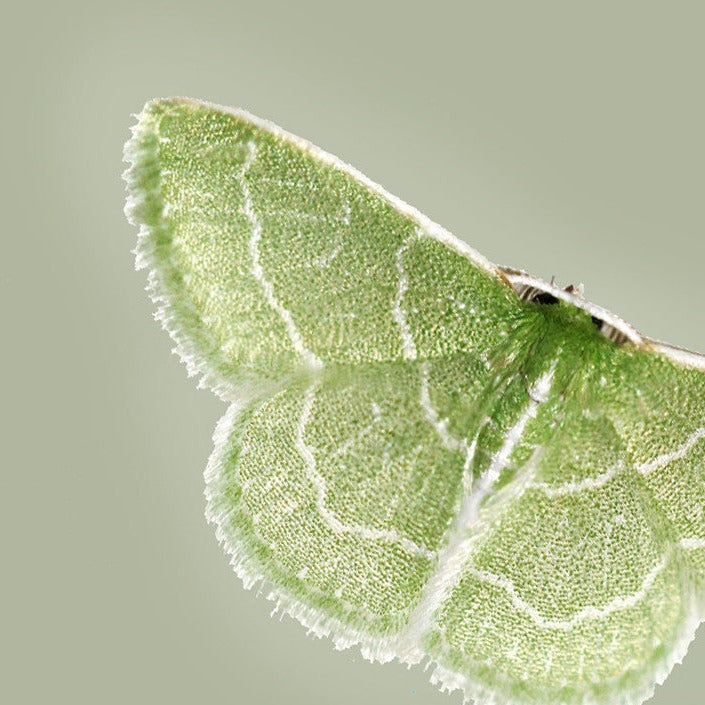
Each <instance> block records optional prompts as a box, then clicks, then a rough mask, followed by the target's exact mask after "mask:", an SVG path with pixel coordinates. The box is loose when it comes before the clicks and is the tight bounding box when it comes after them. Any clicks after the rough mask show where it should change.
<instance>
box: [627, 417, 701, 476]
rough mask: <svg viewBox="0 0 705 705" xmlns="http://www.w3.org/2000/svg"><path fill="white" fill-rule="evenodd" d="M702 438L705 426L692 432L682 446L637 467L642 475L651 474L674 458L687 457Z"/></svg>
mask: <svg viewBox="0 0 705 705" xmlns="http://www.w3.org/2000/svg"><path fill="white" fill-rule="evenodd" d="M701 438H705V426H703V427H702V428H699V429H698V430H697V431H695V432H693V433H691V434H690V436H688V438H687V439H686V441H685V443H683V445H682V446H680V447H678V448H676V449H675V450H672V451H670V452H668V453H664V454H663V455H659V456H658V457H657V458H654V459H653V460H650V461H649V462H648V463H642V464H641V465H637V466H636V469H637V471H638V472H640V473H641V474H642V475H649V474H650V473H652V472H653V471H654V470H657V469H658V468H662V467H663V466H664V465H668V464H669V463H672V462H673V461H674V460H680V459H681V458H683V457H685V456H686V455H687V454H688V453H689V452H690V450H691V449H692V448H693V446H694V445H695V444H696V443H697V442H698V441H699V440H700V439H701Z"/></svg>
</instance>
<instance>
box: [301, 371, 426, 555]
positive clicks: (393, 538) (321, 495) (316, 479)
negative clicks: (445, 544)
mask: <svg viewBox="0 0 705 705" xmlns="http://www.w3.org/2000/svg"><path fill="white" fill-rule="evenodd" d="M316 388H317V384H315V383H314V384H312V385H311V386H310V387H309V388H308V389H307V390H306V394H305V397H304V404H303V409H302V411H301V417H300V418H299V423H298V426H297V428H296V449H297V451H298V452H299V454H300V455H301V457H302V458H303V461H304V471H305V473H306V477H307V478H308V479H309V481H310V482H311V483H312V484H313V486H314V487H315V489H316V494H317V502H316V503H317V507H318V511H319V513H320V514H321V516H322V517H323V519H324V521H325V522H326V523H327V524H328V525H329V526H330V528H331V529H332V530H333V531H334V532H335V533H337V534H341V533H350V534H358V535H359V536H361V537H362V538H364V539H367V540H369V541H379V540H382V541H388V542H390V543H396V544H398V545H400V546H401V547H402V548H403V549H404V550H405V551H408V552H409V553H411V554H413V555H415V556H418V557H420V558H426V559H429V560H432V559H434V558H435V557H436V553H435V551H429V550H428V549H427V548H426V547H425V546H421V545H419V544H417V543H415V542H414V541H411V540H410V539H407V538H405V537H403V536H401V535H400V534H399V533H398V532H396V531H395V530H394V529H370V528H368V527H366V526H360V525H358V524H345V523H343V522H342V521H340V519H339V518H338V517H337V516H336V515H335V514H334V513H333V512H332V511H331V510H330V509H329V508H328V507H327V506H326V493H327V488H326V483H325V481H324V479H323V477H321V475H320V474H319V473H318V471H317V470H316V458H315V457H314V455H313V450H312V449H311V447H310V446H308V445H306V441H305V440H304V434H305V432H306V426H307V424H308V422H309V419H310V418H311V411H312V410H313V404H314V402H315V400H316Z"/></svg>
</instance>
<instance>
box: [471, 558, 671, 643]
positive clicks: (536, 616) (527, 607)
mask: <svg viewBox="0 0 705 705" xmlns="http://www.w3.org/2000/svg"><path fill="white" fill-rule="evenodd" d="M667 563H668V559H667V557H666V556H664V557H663V558H662V559H661V560H660V561H659V562H658V563H657V564H656V565H655V566H654V567H653V568H652V569H651V570H650V571H649V573H648V575H647V576H646V577H645V578H644V581H643V583H642V584H641V587H640V588H639V589H638V590H637V591H636V592H634V593H632V594H631V595H627V596H626V597H625V596H619V597H615V598H614V599H612V600H610V601H609V602H608V603H607V604H606V605H604V606H603V607H594V606H588V607H583V608H582V609H581V610H578V612H576V613H575V614H574V615H573V616H572V617H571V618H570V619H549V618H547V617H544V616H543V615H542V614H541V613H540V612H539V611H538V610H537V609H536V608H535V607H533V606H532V605H531V604H529V603H528V602H527V601H526V600H524V599H523V598H522V597H521V596H520V595H519V594H518V592H517V591H516V588H515V587H514V584H513V583H512V581H511V580H509V579H508V578H504V577H502V576H499V575H495V574H494V573H490V572H488V571H486V570H480V569H478V568H475V567H470V568H468V572H469V573H470V574H471V575H473V576H474V577H475V578H477V579H478V580H480V581H482V582H483V583H488V584H489V585H493V586H494V587H498V588H501V589H502V590H504V591H505V592H506V593H507V595H508V596H509V599H510V600H511V602H512V604H513V605H514V607H516V608H517V610H518V611H519V612H521V613H522V614H525V615H526V616H527V617H530V618H531V620H532V621H533V622H534V623H535V624H536V625H537V626H539V627H540V628H541V629H558V630H562V631H570V630H571V629H573V628H574V627H575V626H577V625H578V624H581V623H582V622H587V621H593V620H596V619H597V620H599V619H604V618H605V617H609V615H611V614H613V613H614V612H619V611H621V610H626V609H629V608H630V607H635V606H636V605H638V604H639V602H641V600H643V599H644V598H645V597H646V595H647V593H648V592H649V590H650V589H651V587H652V586H653V584H654V582H655V581H656V578H657V577H658V576H659V574H660V573H661V572H662V571H663V570H664V568H665V567H666V565H667Z"/></svg>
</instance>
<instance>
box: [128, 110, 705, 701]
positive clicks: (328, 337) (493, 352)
mask: <svg viewBox="0 0 705 705" xmlns="http://www.w3.org/2000/svg"><path fill="white" fill-rule="evenodd" d="M126 156H127V159H128V161H130V162H131V167H130V169H129V170H128V172H127V180H128V185H129V189H130V199H129V203H128V215H129V216H130V218H131V220H132V221H133V222H135V223H137V224H139V225H141V226H142V227H141V234H140V240H139V246H138V252H137V254H138V263H139V264H140V265H142V266H145V267H148V268H149V270H150V288H151V293H152V295H153V296H154V298H155V300H156V301H157V303H158V305H159V317H160V318H161V319H162V321H163V323H164V325H165V327H166V328H167V329H168V330H169V332H170V333H171V335H172V337H173V338H174V339H175V341H176V343H177V350H178V352H179V353H180V354H181V356H182V358H183V359H184V360H185V361H186V362H187V364H188V366H189V369H190V371H191V372H192V373H195V374H199V375H201V377H202V381H203V383H204V384H207V385H208V386H211V387H212V388H214V389H215V390H216V391H217V392H218V393H220V394H221V395H222V396H224V397H226V398H228V399H229V400H231V401H234V403H233V404H232V405H231V407H230V409H229V411H228V412H227V414H226V415H225V417H224V418H223V419H222V420H221V422H220V423H219V425H218V428H217V430H216V434H215V445H216V447H215V450H214V453H213V455H212V457H211V460H210V462H209V465H208V468H207V472H206V479H207V495H208V516H209V519H210V520H211V521H213V522H214V523H216V524H217V531H218V535H219V538H220V539H221V540H222V541H223V543H224V545H225V547H226V549H227V550H228V552H229V553H230V554H231V557H232V562H233V565H234V567H235V569H236V571H237V572H238V573H239V574H240V575H241V577H242V578H243V580H244V581H245V583H246V584H248V585H249V584H254V583H256V582H260V581H264V582H265V583H266V584H267V585H268V586H269V589H270V590H271V594H270V596H271V597H272V598H273V599H275V600H277V601H278V603H279V605H280V607H281V608H282V609H284V610H285V611H287V612H288V613H290V614H293V615H295V616H296V617H297V618H299V619H300V620H301V621H302V622H303V623H305V624H307V625H308V626H309V627H311V628H312V629H314V630H315V631H316V632H317V633H319V634H329V635H330V636H332V637H333V638H335V639H336V641H337V643H338V644H339V645H340V646H345V645H349V644H353V643H356V644H359V645H361V647H362V648H363V651H364V652H365V653H366V654H367V655H369V656H372V657H375V658H378V659H381V660H386V659H389V658H393V657H397V658H400V659H401V660H403V661H406V662H409V663H412V662H416V661H418V660H420V659H421V658H422V657H423V656H428V657H430V658H431V659H432V660H433V661H434V662H435V664H436V672H435V678H436V679H437V680H439V681H440V682H441V683H442V684H443V685H444V686H446V687H461V688H463V689H464V691H465V693H466V695H468V696H475V697H477V698H480V699H486V700H488V701H490V702H496V703H507V704H509V703H517V704H518V703H525V704H527V705H528V704H529V703H543V702H547V701H550V702H555V703H566V704H568V703H588V702H590V703H625V704H626V703H629V704H631V703H638V702H641V700H643V699H644V698H645V697H646V696H647V695H648V694H649V693H650V690H651V689H652V687H653V685H654V683H655V682H658V681H659V680H661V679H662V678H664V677H665V675H666V674H667V673H668V671H669V670H670V667H671V666H672V664H673V663H674V661H675V660H677V659H678V658H680V656H682V654H683V653H684V649H685V645H686V644H687V642H688V641H689V639H690V638H691V637H692V634H693V632H694V629H695V626H696V625H697V623H698V621H699V619H700V618H701V617H702V608H703V602H704V600H703V589H704V588H703V584H704V582H705V528H704V527H705V521H704V519H705V517H704V515H703V506H704V504H705V472H704V470H703V468H704V463H705V409H703V399H705V375H703V373H702V371H698V370H690V369H688V368H686V367H683V366H678V365H675V364H673V363H672V362H670V361H668V360H667V359H666V358H664V357H661V356H659V355H657V354H653V353H649V352H648V351H646V350H638V349H636V348H634V347H630V346H624V347H621V348H620V347H619V346H616V345H615V344H613V343H612V342H610V341H608V340H606V339H605V338H603V337H602V336H601V335H600V334H599V333H598V332H597V331H596V330H595V328H594V326H593V325H592V323H591V322H590V317H589V315H587V314H584V313H583V312H580V311H577V309H574V308H572V307H570V306H568V305H566V304H563V303H559V304H555V305H550V306H540V305H534V304H529V303H522V302H520V301H519V300H518V298H517V297H516V295H515V294H514V293H513V291H512V290H511V289H510V287H509V286H507V285H506V283H505V282H503V281H502V279H501V277H500V276H499V275H498V274H497V273H496V270H495V269H494V268H493V267H492V266H491V265H489V264H488V263H486V262H485V261H484V260H482V258H481V257H480V256H479V255H477V254H476V253H473V252H472V251H470V250H467V251H463V247H462V246H461V245H459V244H458V243H457V242H456V241H454V240H452V239H450V238H449V236H447V235H446V234H445V233H444V231H441V230H440V228H438V227H437V226H435V225H433V224H432V223H430V222H429V221H428V220H427V219H426V218H424V217H423V216H421V215H420V214H418V213H417V212H416V211H414V210H413V209H411V208H409V207H408V206H405V205H404V204H402V203H400V202H398V201H396V200H395V199H394V198H393V197H391V196H389V195H388V194H386V193H384V192H383V191H382V190H381V189H380V188H379V187H376V186H375V185H373V184H371V183H370V182H368V181H367V180H365V179H364V177H362V176H360V175H359V174H357V172H355V171H354V170H352V169H350V168H349V167H346V166H345V165H342V164H341V163H339V162H338V161H336V160H335V159H334V158H332V157H330V156H328V155H326V154H324V153H322V152H321V151H320V150H317V149H316V148H315V147H313V146H312V145H309V144H307V143H305V142H303V141H301V140H298V139H297V138H294V137H291V136H289V135H287V134H285V133H283V132H282V131H281V130H279V129H278V128H275V127H273V126H271V125H269V124H267V123H264V122H262V121H259V120H257V119H255V118H252V117H251V116H249V115H247V114H245V113H242V112H238V111H229V110H225V109H221V108H217V107H214V106H209V105H205V104H201V103H196V102H193V101H188V100H181V99H173V100H166V101H157V102H153V103H150V104H148V105H147V107H146V108H145V110H144V111H143V113H142V114H141V116H140V118H139V123H138V125H137V127H136V128H135V131H134V137H133V139H132V140H131V141H130V142H129V143H128V146H127V148H126Z"/></svg>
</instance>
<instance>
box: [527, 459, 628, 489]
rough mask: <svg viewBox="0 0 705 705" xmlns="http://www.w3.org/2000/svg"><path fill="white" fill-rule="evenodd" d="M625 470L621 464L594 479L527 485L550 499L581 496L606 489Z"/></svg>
mask: <svg viewBox="0 0 705 705" xmlns="http://www.w3.org/2000/svg"><path fill="white" fill-rule="evenodd" d="M623 468H624V463H623V462H619V463H618V464H617V465H615V466H614V467H612V468H610V469H609V470H605V472H603V473H600V474H599V475H595V476H594V477H586V478H585V479H583V480H575V481H573V482H564V483H563V484H560V485H551V484H550V483H547V482H531V483H529V484H528V485H527V487H528V488H529V489H532V490H539V491H541V492H543V493H544V494H545V495H547V496H548V497H562V496H564V495H570V494H580V493H581V492H584V491H587V490H596V489H599V488H601V487H604V486H605V485H606V484H607V483H608V482H609V481H610V480H611V479H612V478H614V477H615V476H616V475H617V473H619V472H620V471H621V470H622V469H623Z"/></svg>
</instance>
